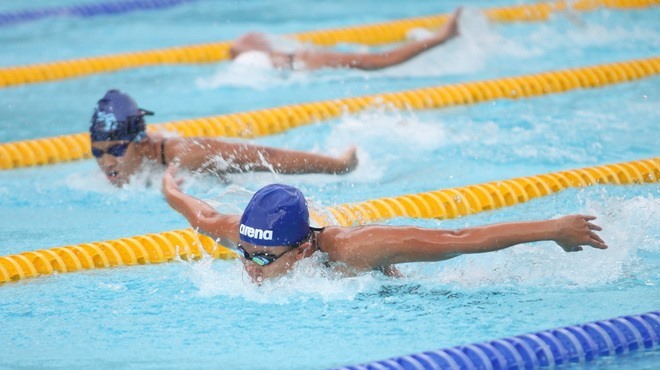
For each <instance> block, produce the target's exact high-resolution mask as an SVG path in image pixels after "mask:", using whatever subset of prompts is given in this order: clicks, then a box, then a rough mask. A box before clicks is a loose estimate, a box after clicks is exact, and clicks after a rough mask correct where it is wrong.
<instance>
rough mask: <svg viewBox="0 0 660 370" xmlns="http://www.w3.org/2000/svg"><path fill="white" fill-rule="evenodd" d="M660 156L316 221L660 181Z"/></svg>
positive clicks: (497, 204)
mask: <svg viewBox="0 0 660 370" xmlns="http://www.w3.org/2000/svg"><path fill="white" fill-rule="evenodd" d="M659 179H660V157H655V158H650V159H644V160H637V161H632V162H623V163H614V164H607V165H602V166H594V167H586V168H581V169H574V170H567V171H560V172H554V173H547V174H542V175H536V176H527V177H518V178H513V179H509V180H501V181H492V182H488V183H484V184H478V185H468V186H463V187H458V188H451V189H441V190H435V191H429V192H423V193H418V194H409V195H402V196H398V197H385V198H379V199H373V200H367V201H364V202H358V203H351V204H342V205H338V206H333V207H327V208H326V209H325V210H324V212H323V213H322V214H316V215H315V216H314V217H315V218H314V219H313V220H314V221H315V222H316V223H317V224H319V225H337V224H339V225H342V226H357V225H363V224H368V223H374V222H378V221H382V220H387V219H392V218H396V217H408V218H436V219H451V218H456V217H462V216H467V215H470V214H475V213H479V212H483V211H491V210H494V209H497V208H502V207H509V206H513V205H516V204H519V203H524V202H528V201H530V200H532V199H535V198H540V197H545V196H547V195H550V194H554V193H558V192H560V191H562V190H564V189H568V188H577V187H586V186H593V185H605V184H614V185H633V184H644V183H655V182H658V181H660V180H659Z"/></svg>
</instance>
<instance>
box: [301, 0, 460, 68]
mask: <svg viewBox="0 0 660 370" xmlns="http://www.w3.org/2000/svg"><path fill="white" fill-rule="evenodd" d="M460 14H461V8H457V9H456V10H455V11H454V13H453V14H452V15H451V16H450V17H449V19H448V20H447V22H446V23H445V25H444V27H443V28H442V29H440V30H439V31H438V32H436V33H435V34H433V36H431V37H430V38H427V39H424V40H418V41H411V42H408V43H406V44H404V45H402V46H399V47H397V48H394V49H392V50H388V51H384V52H381V53H368V54H365V53H339V52H334V51H308V52H301V53H300V56H299V57H300V59H301V60H302V61H303V62H304V63H305V66H306V67H307V68H309V69H316V68H323V67H335V68H336V67H350V68H357V69H364V70H376V69H382V68H387V67H391V66H393V65H397V64H401V63H403V62H406V61H408V60H410V59H412V58H413V57H415V56H417V55H418V54H420V53H422V52H424V51H426V50H428V49H431V48H433V47H436V46H438V45H440V44H442V43H444V42H445V41H447V40H449V39H451V38H453V37H454V36H456V34H457V33H458V17H459V16H460Z"/></svg>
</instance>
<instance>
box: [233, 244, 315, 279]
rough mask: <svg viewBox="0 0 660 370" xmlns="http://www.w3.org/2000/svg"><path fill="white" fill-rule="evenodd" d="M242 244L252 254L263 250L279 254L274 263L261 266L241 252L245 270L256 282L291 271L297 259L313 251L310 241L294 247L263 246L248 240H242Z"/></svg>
mask: <svg viewBox="0 0 660 370" xmlns="http://www.w3.org/2000/svg"><path fill="white" fill-rule="evenodd" d="M240 244H241V246H242V247H243V249H245V251H246V252H248V253H250V254H254V253H259V252H263V253H269V254H274V255H276V256H279V257H278V258H277V259H276V260H275V261H273V262H272V263H270V264H268V265H266V266H261V265H258V264H257V263H255V262H253V261H251V260H246V259H245V258H243V256H240V253H239V256H240V259H241V262H242V263H243V266H244V267H245V271H246V272H247V274H248V276H250V278H251V279H252V281H254V282H255V283H261V282H262V281H264V280H265V279H271V278H274V277H278V276H282V275H284V274H286V273H287V272H289V270H291V269H292V268H293V265H294V264H295V263H296V262H297V261H299V260H301V259H302V258H304V257H306V256H308V255H311V253H310V252H311V251H309V249H311V248H310V247H311V244H310V243H309V242H307V243H304V244H302V245H301V246H299V247H297V248H292V247H290V246H282V247H261V246H256V245H254V244H250V243H246V242H241V243H240Z"/></svg>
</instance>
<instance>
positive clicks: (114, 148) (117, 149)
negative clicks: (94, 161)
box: [92, 141, 131, 158]
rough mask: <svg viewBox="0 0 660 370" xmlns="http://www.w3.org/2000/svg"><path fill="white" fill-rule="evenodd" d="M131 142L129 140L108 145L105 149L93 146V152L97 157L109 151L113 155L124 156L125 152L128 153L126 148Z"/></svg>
mask: <svg viewBox="0 0 660 370" xmlns="http://www.w3.org/2000/svg"><path fill="white" fill-rule="evenodd" d="M130 143H131V142H130V141H128V142H125V143H119V144H115V145H111V146H110V147H108V148H107V149H105V150H103V149H98V148H94V147H92V154H93V155H94V157H96V158H101V157H103V155H104V154H105V153H108V154H110V155H111V156H113V157H123V156H124V154H126V149H128V145H129V144H130Z"/></svg>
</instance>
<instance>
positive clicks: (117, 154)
mask: <svg viewBox="0 0 660 370" xmlns="http://www.w3.org/2000/svg"><path fill="white" fill-rule="evenodd" d="M152 114H153V112H150V111H147V110H144V109H141V108H138V106H137V104H136V103H135V101H134V100H133V99H132V98H131V97H130V96H129V95H128V94H126V93H123V92H121V91H119V90H109V91H108V92H107V93H106V94H105V96H104V97H103V98H101V100H99V101H98V104H97V106H96V109H95V110H94V114H93V115H92V122H91V123H92V124H91V127H90V135H91V139H92V154H93V155H94V157H95V158H96V162H97V163H98V165H99V167H101V170H102V171H103V173H104V174H105V176H106V177H107V179H108V180H109V181H110V182H111V183H112V184H113V185H115V186H122V185H124V184H126V183H127V182H128V181H129V179H130V176H131V175H133V174H134V173H136V172H137V171H138V170H139V169H140V168H141V166H143V165H144V164H146V163H147V162H152V163H158V164H161V165H163V166H167V165H168V164H170V163H176V164H177V165H178V166H180V167H182V168H185V169H187V170H190V171H196V172H208V173H214V174H217V175H219V176H221V177H222V176H223V175H224V174H226V173H237V172H249V171H274V172H276V173H281V174H304V173H326V174H343V173H347V172H351V171H353V170H354V169H355V168H356V167H357V164H358V159H357V155H356V149H355V147H352V148H349V149H348V150H347V151H346V152H344V154H343V155H341V156H339V157H336V158H335V157H328V156H323V155H319V154H313V153H307V152H300V151H293V150H285V149H277V148H269V147H265V146H257V145H252V144H246V143H236V142H228V141H223V140H219V139H215V138H204V137H196V138H181V137H173V138H162V137H158V136H157V135H151V134H147V133H146V129H145V121H144V116H147V115H152Z"/></svg>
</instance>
